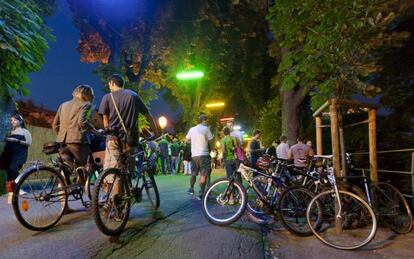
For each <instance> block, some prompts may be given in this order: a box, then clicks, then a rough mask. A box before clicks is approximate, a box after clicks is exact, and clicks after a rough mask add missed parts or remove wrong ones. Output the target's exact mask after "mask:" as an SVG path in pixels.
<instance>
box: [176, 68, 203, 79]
mask: <svg viewBox="0 0 414 259" xmlns="http://www.w3.org/2000/svg"><path fill="white" fill-rule="evenodd" d="M176 77H177V79H178V80H193V79H200V78H202V77H204V72H203V71H197V70H195V71H186V72H180V73H178V74H177V75H176Z"/></svg>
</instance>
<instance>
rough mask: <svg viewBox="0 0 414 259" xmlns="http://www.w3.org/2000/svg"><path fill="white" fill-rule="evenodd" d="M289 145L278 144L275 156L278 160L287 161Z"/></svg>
mask: <svg viewBox="0 0 414 259" xmlns="http://www.w3.org/2000/svg"><path fill="white" fill-rule="evenodd" d="M288 153H289V145H288V144H287V143H284V142H282V143H280V144H279V146H277V148H276V155H277V158H279V159H288Z"/></svg>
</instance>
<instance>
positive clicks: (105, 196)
mask: <svg viewBox="0 0 414 259" xmlns="http://www.w3.org/2000/svg"><path fill="white" fill-rule="evenodd" d="M130 209H131V194H130V190H129V184H128V182H127V177H124V176H123V175H122V174H121V171H120V170H119V169H115V168H110V169H106V170H105V171H103V172H102V174H101V175H100V176H99V177H98V179H97V181H96V184H95V187H94V190H93V195H92V210H93V213H94V218H95V223H96V226H97V227H98V228H99V230H100V231H101V232H102V233H104V234H105V235H108V236H117V235H120V234H121V233H122V231H123V230H124V228H125V226H126V223H127V222H128V218H129V212H130Z"/></svg>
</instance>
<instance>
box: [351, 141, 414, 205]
mask: <svg viewBox="0 0 414 259" xmlns="http://www.w3.org/2000/svg"><path fill="white" fill-rule="evenodd" d="M402 152H411V171H396V170H385V169H378V170H377V171H378V173H391V174H405V175H411V195H410V194H407V193H403V195H404V196H405V197H408V198H411V206H412V207H414V148H406V149H395V150H384V151H377V154H387V153H402ZM349 154H350V155H369V152H358V153H349ZM355 169H356V170H359V171H362V170H365V171H370V170H369V169H366V168H355Z"/></svg>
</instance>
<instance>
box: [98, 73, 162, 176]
mask: <svg viewBox="0 0 414 259" xmlns="http://www.w3.org/2000/svg"><path fill="white" fill-rule="evenodd" d="M124 84H125V81H124V78H123V77H122V76H121V75H119V74H113V75H111V76H110V77H109V78H108V81H107V86H108V87H109V90H110V93H109V94H106V95H105V96H104V97H103V98H102V101H101V104H100V106H99V113H100V114H102V116H103V123H104V127H105V128H108V129H111V130H119V131H120V132H121V133H123V136H121V137H122V138H123V140H124V141H123V142H124V143H126V144H125V146H123V147H122V146H121V142H120V141H119V138H118V136H113V135H111V134H108V135H107V139H106V150H105V160H104V169H107V168H120V167H121V165H120V164H119V161H120V159H119V158H120V156H121V152H125V151H130V150H134V149H136V148H137V147H138V139H139V131H138V122H139V120H138V117H139V114H143V115H144V116H145V117H146V118H147V120H148V122H149V123H150V127H151V129H152V130H154V131H156V130H157V127H156V126H155V122H154V120H153V118H152V116H151V114H150V112H149V110H148V109H147V107H146V106H145V104H144V103H143V102H142V100H141V98H140V97H139V96H138V94H137V93H135V92H134V91H132V90H129V89H124ZM134 160H135V159H131V161H129V167H130V170H134V169H133V168H135V161H134Z"/></svg>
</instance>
